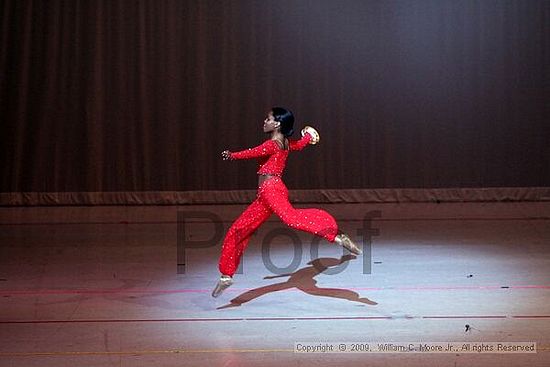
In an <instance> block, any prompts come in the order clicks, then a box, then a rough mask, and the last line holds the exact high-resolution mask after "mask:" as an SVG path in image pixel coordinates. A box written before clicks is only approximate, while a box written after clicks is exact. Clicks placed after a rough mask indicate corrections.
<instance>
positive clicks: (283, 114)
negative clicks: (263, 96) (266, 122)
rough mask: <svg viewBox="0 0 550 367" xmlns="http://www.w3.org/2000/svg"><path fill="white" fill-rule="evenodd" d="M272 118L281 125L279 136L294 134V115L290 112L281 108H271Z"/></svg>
mask: <svg viewBox="0 0 550 367" xmlns="http://www.w3.org/2000/svg"><path fill="white" fill-rule="evenodd" d="M271 112H272V113H273V118H274V119H275V121H278V122H279V123H280V124H281V134H283V135H284V136H286V137H289V136H291V135H292V134H293V133H294V129H293V127H294V115H293V114H292V112H290V111H289V110H287V109H286V108H283V107H273V108H272V109H271Z"/></svg>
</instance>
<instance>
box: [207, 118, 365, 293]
mask: <svg viewBox="0 0 550 367" xmlns="http://www.w3.org/2000/svg"><path fill="white" fill-rule="evenodd" d="M293 126H294V115H293V114H292V112H290V111H289V110H287V109H285V108H282V107H273V108H272V109H271V111H270V112H269V113H268V115H267V117H266V119H265V120H264V125H263V130H264V132H265V133H268V134H270V139H268V140H266V141H265V142H264V143H263V144H261V145H259V146H257V147H255V148H250V149H246V150H243V151H240V152H230V151H228V150H225V151H223V152H222V158H223V159H224V160H230V159H231V160H233V159H249V158H258V160H259V168H258V172H257V173H258V175H259V180H258V193H257V196H256V200H254V202H253V203H252V204H250V206H249V207H248V208H246V210H245V211H244V212H243V213H242V214H241V215H240V216H239V218H237V220H236V221H235V222H234V223H233V224H232V225H231V228H229V231H228V232H227V234H226V236H225V239H224V241H223V245H222V253H221V256H220V262H219V269H220V272H221V277H220V280H219V281H218V284H217V285H216V287H215V288H214V290H213V292H212V296H213V297H218V296H219V295H220V294H221V293H222V292H223V291H224V290H225V289H227V288H228V287H229V286H230V285H231V284H233V275H234V274H235V272H236V271H237V268H238V266H239V263H240V261H241V257H242V255H243V253H244V250H245V249H246V246H247V244H248V241H249V240H250V237H251V236H252V234H253V233H254V232H255V231H256V230H257V229H258V227H259V226H260V225H261V224H262V223H264V222H265V221H266V220H267V219H268V218H269V216H271V214H273V213H275V214H276V215H277V216H279V218H281V220H282V221H283V222H284V223H285V224H286V225H288V226H290V227H292V228H296V229H299V230H302V231H306V232H309V233H313V234H315V235H317V236H321V237H324V238H326V239H327V240H328V241H329V242H336V243H337V244H339V245H341V246H343V247H345V248H346V249H348V250H349V251H350V252H352V253H354V254H356V255H359V254H361V250H360V249H359V247H357V245H356V244H355V243H354V242H353V241H352V240H351V239H350V238H349V236H347V235H346V234H344V233H339V232H338V225H337V224H336V220H335V219H334V218H333V217H332V216H331V215H330V214H329V213H327V212H325V211H324V210H320V209H295V208H293V207H292V205H291V204H290V202H289V201H288V189H287V188H286V186H285V184H284V183H283V180H282V179H281V176H282V173H283V170H284V168H285V164H286V159H287V157H288V154H289V152H291V151H298V150H302V149H303V148H304V147H305V146H306V145H308V144H317V143H318V142H319V134H318V132H317V131H316V130H315V129H314V128H312V127H310V126H306V127H304V129H303V130H302V138H301V139H300V140H289V139H288V138H289V137H290V136H291V135H292V133H293V132H294V130H293Z"/></svg>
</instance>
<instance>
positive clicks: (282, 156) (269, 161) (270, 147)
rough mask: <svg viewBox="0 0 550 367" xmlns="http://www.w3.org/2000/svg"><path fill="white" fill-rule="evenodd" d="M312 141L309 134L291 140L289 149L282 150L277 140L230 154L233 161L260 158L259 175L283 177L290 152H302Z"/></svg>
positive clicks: (267, 141)
mask: <svg viewBox="0 0 550 367" xmlns="http://www.w3.org/2000/svg"><path fill="white" fill-rule="evenodd" d="M310 141H311V135H309V133H307V134H305V135H304V136H302V138H301V139H300V140H289V149H288V150H286V149H281V148H280V147H279V145H278V144H277V142H275V140H271V139H270V140H266V141H265V142H263V144H261V145H258V146H257V147H254V148H249V149H246V150H242V151H240V152H234V153H230V155H229V157H230V158H231V159H250V158H258V163H259V167H258V174H260V175H267V174H269V175H279V176H280V175H281V174H282V173H283V171H284V169H285V165H286V159H287V157H288V153H289V151H296V150H302V149H304V147H305V146H306V145H308V144H309V142H310Z"/></svg>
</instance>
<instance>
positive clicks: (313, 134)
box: [302, 126, 321, 145]
mask: <svg viewBox="0 0 550 367" xmlns="http://www.w3.org/2000/svg"><path fill="white" fill-rule="evenodd" d="M305 134H309V135H311V140H310V141H309V144H312V145H314V144H317V143H318V142H319V140H321V136H320V135H319V133H318V132H317V130H315V129H314V128H313V127H311V126H305V127H304V128H303V129H302V136H304V135H305Z"/></svg>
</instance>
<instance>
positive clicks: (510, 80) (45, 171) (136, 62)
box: [0, 0, 550, 193]
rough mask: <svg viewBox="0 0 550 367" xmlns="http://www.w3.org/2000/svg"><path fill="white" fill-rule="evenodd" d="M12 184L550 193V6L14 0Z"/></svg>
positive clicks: (0, 8)
mask: <svg viewBox="0 0 550 367" xmlns="http://www.w3.org/2000/svg"><path fill="white" fill-rule="evenodd" d="M0 22H1V24H0V27H1V29H0V32H1V34H0V37H1V38H0V48H1V55H0V114H1V115H0V120H1V121H0V134H1V142H0V143H1V147H0V170H1V184H0V185H1V187H0V191H1V192H4V193H10V192H58V193H62V192H113V191H114V192H136V191H193V190H240V189H251V188H253V187H254V186H255V185H256V178H255V170H256V166H255V162H224V161H222V160H221V158H220V152H221V151H222V150H224V149H230V150H239V149H244V148H246V147H250V146H254V145H257V144H259V143H260V142H261V141H262V140H263V139H264V136H263V133H262V132H261V125H262V121H263V118H264V115H265V113H266V112H267V111H268V110H269V108H270V107H271V106H274V105H281V106H286V107H288V108H290V109H292V110H293V111H294V112H295V114H296V118H297V126H296V130H297V133H296V135H299V130H300V128H301V126H303V125H304V124H306V123H308V124H311V125H313V126H315V127H317V128H318V130H319V131H320V133H321V143H320V144H318V145H316V146H312V147H308V148H307V149H306V150H305V151H303V152H300V153H296V154H293V155H291V157H290V161H289V164H288V168H287V172H286V174H285V180H286V182H287V184H288V186H289V187H291V188H293V189H315V188H322V189H353V188H445V187H448V188H450V187H545V186H550V170H549V167H550V144H549V142H550V128H549V122H550V119H549V104H550V92H549V84H550V83H549V77H550V72H549V67H550V1H546V0H541V1H537V0H516V1H514V0H495V1H492V0H483V1H466V0H464V1H460V0H423V1H413V0H407V1H399V0H395V1H333V0H307V1H306V0H257V1H237V0H235V1H211V0H208V1H206V0H196V1H184V0H150V1H129V0H128V1H126V0H119V1H117V0H96V1H92V0H89V1H84V0H67V1H57V0H48V1H46V0H41V1H30V0H3V1H2V2H0Z"/></svg>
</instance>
